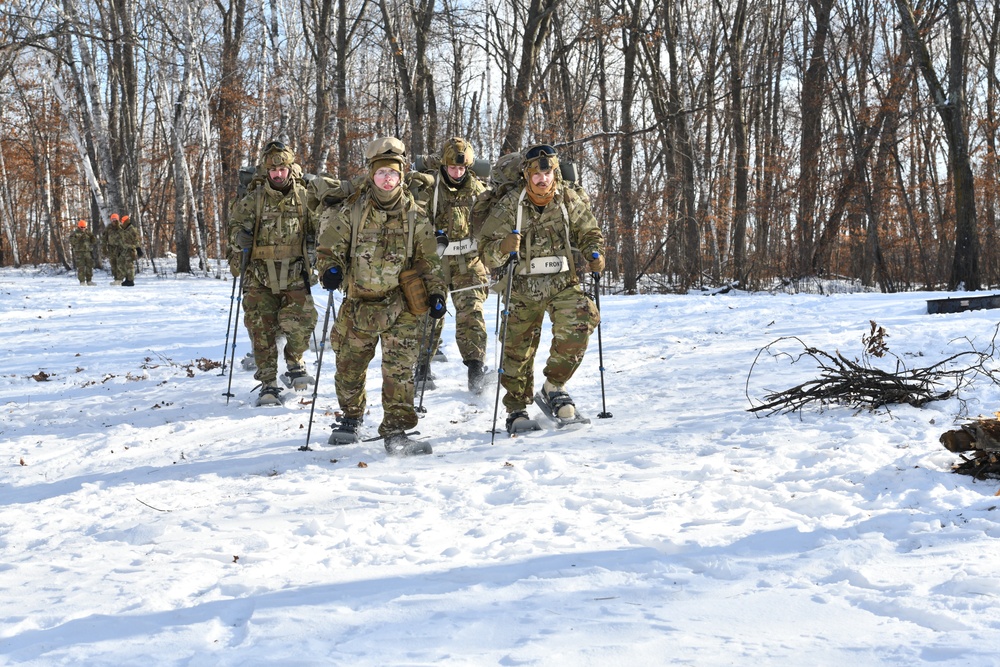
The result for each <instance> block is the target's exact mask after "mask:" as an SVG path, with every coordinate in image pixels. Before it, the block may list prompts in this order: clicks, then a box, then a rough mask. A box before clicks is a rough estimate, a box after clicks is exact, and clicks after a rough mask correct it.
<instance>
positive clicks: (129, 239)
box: [118, 221, 139, 252]
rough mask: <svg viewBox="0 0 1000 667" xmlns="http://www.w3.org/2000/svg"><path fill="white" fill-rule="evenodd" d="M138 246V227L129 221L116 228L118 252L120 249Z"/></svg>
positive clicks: (131, 248)
mask: <svg viewBox="0 0 1000 667" xmlns="http://www.w3.org/2000/svg"><path fill="white" fill-rule="evenodd" d="M138 247H139V228H138V227H136V226H135V225H133V224H132V223H131V221H130V222H129V223H128V224H127V225H125V226H124V227H121V228H120V229H119V230H118V249H119V252H121V251H122V250H129V251H130V250H133V249H135V248H138Z"/></svg>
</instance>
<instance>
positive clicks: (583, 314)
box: [478, 184, 604, 412]
mask: <svg viewBox="0 0 1000 667" xmlns="http://www.w3.org/2000/svg"><path fill="white" fill-rule="evenodd" d="M520 195H521V190H520V189H518V188H515V189H513V190H511V191H510V192H508V193H507V194H506V195H505V196H504V197H503V198H502V199H501V200H500V201H499V202H497V204H496V205H495V206H494V207H493V208H492V209H491V211H490V214H489V215H488V216H487V219H486V222H485V223H484V225H483V229H482V232H481V233H480V236H479V238H478V243H479V255H480V257H481V258H482V259H483V262H484V263H485V264H486V266H487V267H488V268H491V269H493V268H497V267H500V266H503V265H504V263H506V262H507V260H508V256H507V255H506V254H504V253H502V252H500V249H499V248H500V243H501V242H502V241H503V239H504V238H505V237H506V236H507V235H508V234H510V233H511V232H512V231H513V230H514V225H515V222H516V215H515V214H516V207H517V206H518V199H519V197H520ZM560 204H565V205H566V209H567V213H568V215H569V239H570V242H571V243H572V245H573V247H574V248H578V249H579V250H580V251H582V253H583V255H584V256H585V257H589V256H590V255H591V253H593V252H599V253H601V254H604V235H603V234H602V233H601V230H600V227H599V226H598V224H597V220H596V218H595V217H594V214H593V213H592V212H591V210H590V205H589V204H588V202H587V200H586V199H585V198H583V197H580V196H579V195H577V194H576V193H575V192H573V191H572V190H570V189H568V188H566V187H565V186H564V185H563V184H559V186H558V187H557V190H556V194H555V197H554V199H553V200H552V202H550V203H549V204H548V205H547V206H545V207H544V208H543V209H542V211H541V212H539V211H538V209H537V208H536V207H535V206H534V205H533V204H531V203H530V202H529V201H527V199H525V200H524V201H523V202H522V203H521V204H520V205H521V206H522V207H523V209H522V215H521V227H522V228H521V229H520V230H519V231H520V233H521V252H522V254H524V253H525V252H526V251H528V250H529V248H528V247H527V246H528V245H530V253H531V256H532V257H542V256H549V255H564V254H565V253H566V252H567V248H566V222H565V220H564V217H563V212H562V207H561V206H560ZM508 271H509V269H508ZM508 275H509V274H506V273H505V274H504V276H503V278H502V279H501V283H500V285H499V286H503V287H504V288H506V280H507V276H508ZM499 286H498V288H499ZM507 310H508V312H509V315H508V316H507V318H508V320H507V321H508V325H507V333H506V347H505V349H504V355H503V359H502V360H501V367H502V368H503V371H504V372H503V374H501V377H500V383H501V384H502V385H503V387H504V389H506V390H507V393H506V395H505V396H504V407H505V408H506V409H507V411H508V412H514V411H517V410H523V409H524V408H526V407H527V406H528V405H530V404H531V402H532V397H533V396H534V360H535V353H536V352H537V350H538V341H539V339H540V336H541V327H542V320H543V318H544V315H545V313H546V312H547V313H548V314H549V321H550V322H551V323H552V344H551V346H550V348H549V357H548V359H547V360H546V363H545V368H544V371H543V374H544V376H545V377H546V378H547V379H548V380H550V381H551V382H553V383H555V384H559V385H561V384H565V383H566V382H568V381H569V380H570V378H572V377H573V374H574V373H576V370H577V368H579V367H580V363H581V362H582V361H583V356H584V353H585V352H586V350H587V345H588V343H589V340H590V334H591V333H593V331H594V329H595V328H596V327H597V324H598V322H599V321H600V315H599V314H598V312H597V307H596V306H594V304H593V303H592V302H591V300H590V299H589V298H588V297H587V296H586V294H584V291H583V288H582V287H581V285H580V282H579V278H578V277H577V275H576V274H575V273H574V272H572V271H565V272H563V273H555V274H548V275H542V276H520V275H516V273H515V276H514V279H513V284H512V286H511V298H510V303H509V304H508V308H507Z"/></svg>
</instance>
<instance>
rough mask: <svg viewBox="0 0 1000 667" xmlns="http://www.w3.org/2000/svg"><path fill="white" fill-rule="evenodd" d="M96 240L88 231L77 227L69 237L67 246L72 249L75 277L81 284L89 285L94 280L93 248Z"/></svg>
mask: <svg viewBox="0 0 1000 667" xmlns="http://www.w3.org/2000/svg"><path fill="white" fill-rule="evenodd" d="M96 244H97V240H96V239H95V238H94V233H93V232H92V231H90V230H89V229H86V228H84V229H81V228H79V227H77V228H76V229H74V230H73V231H72V232H70V235H69V245H70V248H72V249H73V262H74V263H75V264H76V277H77V278H78V279H79V280H80V282H81V283H89V282H91V281H92V280H93V279H94V247H95V246H96Z"/></svg>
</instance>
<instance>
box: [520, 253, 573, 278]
mask: <svg viewBox="0 0 1000 667" xmlns="http://www.w3.org/2000/svg"><path fill="white" fill-rule="evenodd" d="M525 269H527V270H525ZM564 271H569V260H568V259H566V258H565V257H563V256H561V255H552V256H550V257H532V258H531V263H530V264H528V266H526V267H525V266H522V267H521V270H520V271H519V273H520V274H521V275H522V276H542V275H546V274H550V273H562V272H564Z"/></svg>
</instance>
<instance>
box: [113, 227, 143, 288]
mask: <svg viewBox="0 0 1000 667" xmlns="http://www.w3.org/2000/svg"><path fill="white" fill-rule="evenodd" d="M120 225H121V229H120V230H119V232H118V245H117V248H118V256H117V262H118V275H120V276H121V277H122V286H123V287H132V286H134V285H135V261H136V258H137V257H138V254H139V252H140V247H139V229H138V228H137V227H136V226H135V225H133V224H132V223H131V221H129V217H128V216H127V215H123V216H122V217H121V223H120Z"/></svg>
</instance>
